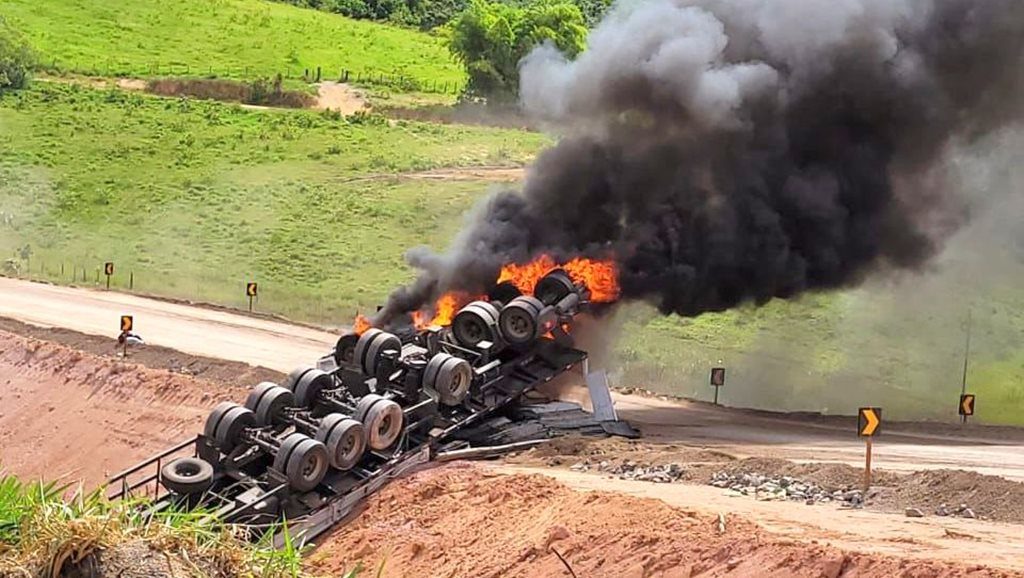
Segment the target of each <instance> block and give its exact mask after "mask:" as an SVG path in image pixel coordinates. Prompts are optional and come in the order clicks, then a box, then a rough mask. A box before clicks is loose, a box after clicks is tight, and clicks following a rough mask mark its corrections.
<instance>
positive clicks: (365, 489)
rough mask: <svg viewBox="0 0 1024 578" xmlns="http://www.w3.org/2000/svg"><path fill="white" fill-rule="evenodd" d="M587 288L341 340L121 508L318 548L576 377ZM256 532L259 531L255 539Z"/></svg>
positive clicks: (165, 459)
mask: <svg viewBox="0 0 1024 578" xmlns="http://www.w3.org/2000/svg"><path fill="white" fill-rule="evenodd" d="M588 306H590V292H589V290H588V288H587V287H586V286H585V284H583V283H576V282H574V281H573V280H572V279H571V278H570V276H569V275H568V274H567V273H566V272H565V271H564V270H561V269H556V270H553V271H551V272H549V273H548V274H546V275H545V276H543V277H542V278H541V279H540V280H539V281H538V282H537V283H536V285H535V287H534V290H533V294H532V295H523V294H520V293H519V291H518V290H517V289H516V288H515V287H514V286H512V285H511V284H508V283H504V284H500V285H498V286H496V287H495V288H494V290H492V292H491V294H490V295H489V296H488V297H487V298H484V299H481V300H478V301H473V302H471V303H469V304H468V305H466V306H465V307H463V308H462V309H461V310H459V311H458V313H457V314H456V315H455V316H454V318H453V319H452V321H451V324H450V325H449V326H447V327H439V326H431V327H425V328H421V329H416V328H415V327H413V326H411V325H410V326H409V327H405V328H403V329H402V330H400V331H395V332H393V333H392V332H387V331H383V330H381V329H376V328H373V329H368V330H366V331H364V332H363V333H361V334H359V335H357V334H355V333H350V334H346V335H343V336H342V337H341V338H340V339H339V340H338V342H337V345H336V347H335V349H334V351H333V352H332V354H331V355H328V356H326V357H325V358H323V359H321V360H320V362H319V363H318V364H317V367H303V368H298V369H296V370H294V371H292V372H291V373H290V374H289V375H288V376H287V378H286V379H285V380H284V381H283V382H282V383H270V382H265V383H261V384H259V385H257V386H256V387H255V388H253V390H252V391H251V392H250V394H249V395H248V397H247V398H246V400H245V403H244V404H237V403H232V402H222V403H220V404H219V405H217V406H216V407H215V408H214V409H213V411H212V412H211V413H210V414H209V416H208V418H207V420H206V423H205V427H204V428H203V432H202V433H201V434H199V435H197V436H196V437H195V438H193V439H190V440H187V441H185V442H183V443H181V444H179V445H177V446H175V447H173V448H170V449H168V450H167V451H165V452H162V453H161V454H159V455H157V456H154V457H153V458H151V459H149V460H147V461H145V462H143V463H140V464H138V465H137V466H135V467H133V468H131V469H129V470H126V471H125V472H122V473H121V474H119V475H117V476H115V477H114V478H113V479H112V480H111V481H110V485H109V488H110V489H111V497H112V498H125V497H128V496H130V495H133V494H136V493H139V492H148V493H149V494H151V495H152V494H154V493H155V494H156V496H157V497H158V499H157V501H156V502H155V503H154V505H153V506H152V507H154V508H165V507H170V506H172V505H173V506H175V507H179V508H180V507H185V508H198V507H202V508H203V509H205V510H208V511H214V512H216V513H217V514H218V515H219V517H220V518H221V519H223V520H226V521H228V522H231V523H238V524H245V525H248V526H249V527H251V528H255V529H260V528H272V527H277V525H276V524H275V523H276V522H278V521H280V520H282V519H287V520H288V521H289V526H290V530H289V531H290V532H291V533H292V534H293V535H295V534H296V533H299V534H301V536H302V539H305V540H311V539H313V538H314V537H315V536H316V535H318V534H319V533H321V532H323V531H324V530H326V529H328V528H329V527H331V526H332V525H333V524H335V523H336V522H337V521H339V520H341V519H342V518H344V517H345V516H346V515H348V514H349V512H350V511H351V510H352V509H353V508H354V507H355V505H356V504H357V503H358V502H359V501H360V500H361V499H362V498H363V497H365V496H367V495H369V494H370V493H372V492H374V491H375V490H376V489H378V488H379V487H381V486H382V485H383V484H385V483H386V482H387V481H388V480H389V479H391V478H394V477H396V476H398V475H401V474H402V473H404V472H406V471H408V470H409V469H411V468H414V467H417V466H419V465H422V464H424V463H426V462H428V461H429V460H430V459H431V458H432V457H433V456H434V455H435V454H436V453H437V452H439V451H442V450H444V449H445V448H446V447H449V446H450V445H452V444H454V443H458V442H457V434H458V432H460V431H462V430H465V429H467V428H471V427H474V426H475V425H477V424H478V423H479V422H480V421H481V420H484V419H486V418H487V417H488V416H491V415H493V414H494V413H495V412H497V411H498V410H501V409H502V408H504V407H506V406H508V405H509V404H512V403H513V402H515V401H516V400H518V399H520V398H521V396H523V394H524V393H526V392H528V391H530V390H531V389H533V388H535V387H537V386H538V385H541V384H543V383H545V382H548V381H550V380H551V379H553V378H554V377H556V376H558V375H560V374H563V373H564V372H567V371H570V370H572V369H573V368H579V369H581V370H582V371H583V373H584V374H585V373H586V353H585V352H583V351H580V350H578V349H576V348H574V347H573V341H572V338H571V328H572V323H573V321H574V319H575V318H576V316H577V315H578V314H580V313H581V312H583V311H585V310H586V309H587V308H588ZM256 533H259V532H258V530H257V532H256Z"/></svg>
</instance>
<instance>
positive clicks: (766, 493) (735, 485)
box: [711, 472, 864, 508]
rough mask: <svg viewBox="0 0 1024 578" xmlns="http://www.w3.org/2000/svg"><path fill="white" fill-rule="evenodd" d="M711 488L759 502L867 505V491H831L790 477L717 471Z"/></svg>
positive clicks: (712, 478) (849, 489)
mask: <svg viewBox="0 0 1024 578" xmlns="http://www.w3.org/2000/svg"><path fill="white" fill-rule="evenodd" d="M711 485H712V486H714V487H716V488H723V489H726V490H729V491H732V492H736V493H737V494H740V495H743V496H753V497H755V498H757V499H759V500H791V501H799V502H804V503H806V504H808V505H813V504H818V503H829V502H839V503H844V504H846V505H849V506H852V507H857V508H859V507H861V506H863V505H864V492H862V491H861V490H856V489H852V488H841V489H834V490H829V489H827V488H823V487H821V486H819V485H818V484H816V483H814V482H808V481H804V480H800V479H797V478H793V477H790V476H778V477H775V476H765V475H762V474H758V473H752V472H747V473H728V472H716V473H715V474H714V475H712V476H711Z"/></svg>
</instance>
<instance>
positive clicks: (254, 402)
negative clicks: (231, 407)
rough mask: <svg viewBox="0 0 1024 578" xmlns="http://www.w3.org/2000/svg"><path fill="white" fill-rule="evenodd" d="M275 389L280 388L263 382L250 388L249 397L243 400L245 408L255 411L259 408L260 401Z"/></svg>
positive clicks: (270, 382)
mask: <svg viewBox="0 0 1024 578" xmlns="http://www.w3.org/2000/svg"><path fill="white" fill-rule="evenodd" d="M275 387H281V386H279V385H277V384H276V383H274V382H272V381H264V382H261V383H260V384H258V385H257V386H256V387H254V388H252V391H250V392H249V395H248V396H246V398H245V407H247V408H249V409H251V410H252V411H256V408H257V407H259V406H260V399H262V398H263V396H264V395H266V393H267V392H268V391H270V390H271V389H273V388H275Z"/></svg>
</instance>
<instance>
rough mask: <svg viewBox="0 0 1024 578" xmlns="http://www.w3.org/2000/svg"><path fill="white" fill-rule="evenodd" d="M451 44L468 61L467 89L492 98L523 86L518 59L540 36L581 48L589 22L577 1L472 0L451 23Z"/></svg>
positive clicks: (567, 49)
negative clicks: (514, 1)
mask: <svg viewBox="0 0 1024 578" xmlns="http://www.w3.org/2000/svg"><path fill="white" fill-rule="evenodd" d="M447 32H448V49H449V50H450V51H451V52H452V54H453V55H454V56H455V58H456V59H458V60H459V62H461V63H462V64H463V66H465V67H466V72H467V73H468V74H469V87H468V91H469V92H470V93H471V94H479V95H483V96H488V97H491V98H499V99H500V98H503V97H514V96H515V95H516V94H517V93H518V91H519V61H520V60H522V59H523V57H524V56H526V55H527V54H528V53H529V52H530V51H531V50H533V48H534V47H535V46H537V45H539V44H541V43H542V42H545V41H551V42H553V43H554V44H555V46H557V47H558V48H559V49H560V50H561V51H562V52H564V53H565V54H566V55H568V56H570V57H572V56H576V55H577V54H579V53H580V51H582V50H583V48H584V44H585V41H586V37H587V28H586V25H585V23H584V19H583V14H582V12H580V9H579V7H577V6H576V5H575V4H572V3H570V2H566V1H562V0H541V1H538V2H534V3H532V4H528V5H526V6H513V5H509V4H503V3H500V2H490V1H488V0H472V1H471V2H470V5H469V7H468V8H466V10H465V11H464V12H462V13H461V14H459V16H458V17H456V18H455V20H453V21H452V22H451V24H450V26H449V29H448V31H447Z"/></svg>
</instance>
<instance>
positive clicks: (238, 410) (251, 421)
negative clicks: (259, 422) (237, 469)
mask: <svg viewBox="0 0 1024 578" xmlns="http://www.w3.org/2000/svg"><path fill="white" fill-rule="evenodd" d="M253 427H256V414H254V413H253V412H252V410H250V409H246V408H244V407H242V406H240V405H238V404H235V406H234V407H232V408H230V409H228V411H227V412H226V413H225V414H224V418H223V419H221V420H220V424H219V425H218V426H217V431H216V432H214V434H213V445H214V447H216V448H217V449H219V450H220V451H222V452H224V453H226V454H229V453H231V450H233V449H235V447H237V446H238V444H239V443H240V442H241V437H242V432H243V431H245V430H246V429H248V428H253Z"/></svg>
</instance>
